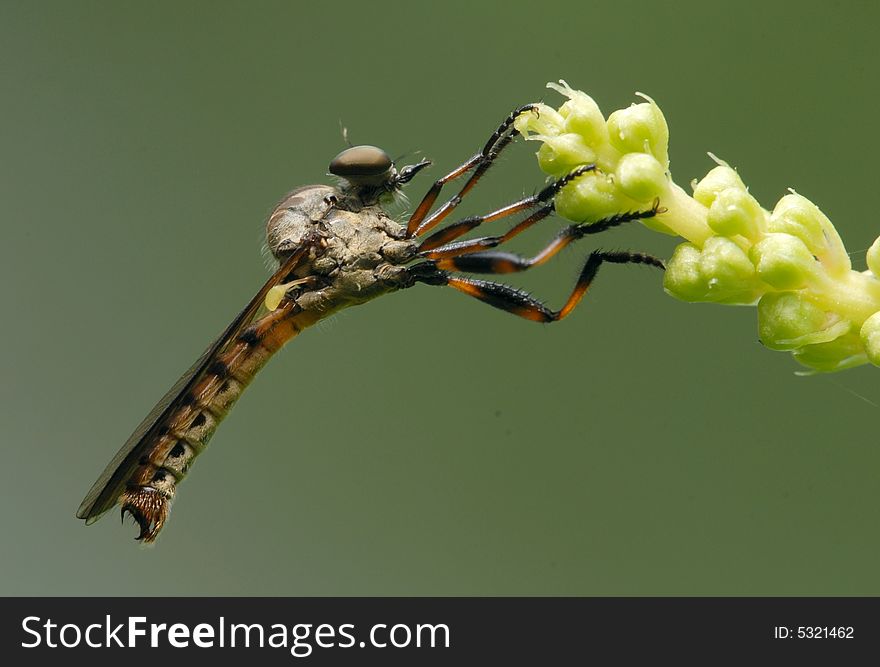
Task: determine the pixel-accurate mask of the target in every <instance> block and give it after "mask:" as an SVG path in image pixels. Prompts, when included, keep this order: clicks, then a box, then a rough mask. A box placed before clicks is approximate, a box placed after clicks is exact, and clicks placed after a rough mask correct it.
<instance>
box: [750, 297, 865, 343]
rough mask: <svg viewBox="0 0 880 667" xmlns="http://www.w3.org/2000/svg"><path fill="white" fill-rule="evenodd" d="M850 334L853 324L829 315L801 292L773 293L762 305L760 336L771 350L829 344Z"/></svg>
mask: <svg viewBox="0 0 880 667" xmlns="http://www.w3.org/2000/svg"><path fill="white" fill-rule="evenodd" d="M849 330H850V323H849V322H846V321H843V320H840V319H839V318H837V317H836V316H835V315H834V314H833V313H831V314H829V313H826V312H825V311H824V310H823V309H822V308H820V307H819V306H817V305H816V304H814V303H813V302H812V301H810V300H809V299H808V298H805V297H804V296H803V295H802V294H799V293H797V292H770V293H768V294H765V295H764V296H763V297H761V300H760V301H759V302H758V334H759V336H760V338H761V342H762V343H763V344H764V345H766V346H767V347H769V348H770V349H771V350H793V349H796V348H799V347H803V346H804V345H811V344H818V343H827V342H830V341H833V340H835V339H837V338H839V337H840V336H843V335H844V334H846V333H847V332H848V331H849Z"/></svg>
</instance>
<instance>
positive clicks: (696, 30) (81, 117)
mask: <svg viewBox="0 0 880 667" xmlns="http://www.w3.org/2000/svg"><path fill="white" fill-rule="evenodd" d="M878 19H880V10H878V5H877V4H876V3H830V2H821V3H818V2H809V3H797V4H795V3H778V4H777V3H767V2H761V3H748V2H739V3H718V4H717V5H715V6H712V5H711V3H705V2H679V3H675V4H674V5H664V4H662V3H650V2H640V3H633V2H623V1H620V0H615V2H602V3H599V2H570V3H541V2H531V3H514V2H504V3H497V4H490V3H485V4H483V3H476V2H467V3H459V2H444V3H430V4H429V3H424V4H422V3H411V2H410V3H391V2H383V3H363V2H359V3H345V2H333V3H325V7H324V8H319V7H318V6H317V5H316V3H311V4H310V5H308V6H306V5H299V4H295V3H288V2H278V3H269V2H256V3H229V2H225V3H214V2H205V3H178V2H155V3H150V6H149V7H145V6H140V5H138V4H135V3H124V4H120V3H114V2H103V3H93V2H77V3H54V4H52V3H45V2H44V3H27V2H20V3H19V2H9V0H4V1H3V2H2V4H0V71H2V74H0V77H2V79H0V80H2V96H3V104H2V110H0V114H2V116H0V119H2V120H0V151H2V154H0V202H2V209H0V210H2V217H3V220H2V224H0V229H2V237H0V267H2V268H0V271H2V275H0V290H2V303H3V306H4V312H5V314H4V316H3V324H4V326H3V327H2V333H0V336H2V344H3V350H4V352H3V353H2V355H0V373H2V375H0V377H2V379H0V392H2V394H0V411H2V413H0V414H2V424H3V464H2V466H0V493H2V502H0V525H2V527H3V539H2V541H0V564H2V572H3V574H2V575H0V593H2V594H7V595H12V594H15V595H50V594H60V595H72V594H79V595H82V594H88V595H92V594H95V595H98V594H101V595H192V594H199V595H214V594H217V595H438V594H439V595H446V594H464V595H474V594H477V595H495V594H551V595H566V594H573V595H599V594H602V595H620V594H625V595H636V594H696V595H701V594H846V595H851V594H874V595H876V594H880V568H877V565H876V564H877V552H878V550H880V530H878V522H877V511H878V506H880V446H878V442H877V437H876V434H877V415H878V409H880V408H878V403H880V390H878V385H877V380H878V378H880V373H878V371H877V370H876V369H873V368H860V369H856V370H853V371H848V372H846V373H842V374H839V375H834V376H821V377H813V378H801V377H796V376H795V375H794V371H796V370H797V369H798V366H797V365H796V364H795V362H794V361H793V360H792V359H791V358H790V357H788V356H787V355H784V354H780V353H774V352H770V351H768V350H765V349H763V348H762V347H761V345H760V344H759V343H758V341H757V333H756V320H755V312H754V310H753V309H748V308H738V309H737V308H731V307H720V306H709V305H692V304H683V303H679V302H677V301H675V300H673V299H671V298H670V297H668V296H666V295H665V294H664V293H663V291H662V289H661V287H660V276H659V274H657V273H656V272H653V271H650V270H648V269H644V268H640V267H608V268H606V269H604V270H603V272H602V275H601V278H600V281H599V283H598V284H597V286H596V289H595V290H594V291H593V292H591V294H590V295H589V297H588V299H587V300H586V301H585V302H584V304H583V305H582V306H581V308H579V309H578V310H577V311H576V312H575V314H574V315H573V316H572V317H571V318H569V319H568V320H566V321H565V322H563V323H561V324H559V325H554V326H540V325H535V324H533V323H529V322H525V321H521V320H519V319H516V318H514V317H511V316H509V315H507V314H504V313H501V312H499V311H495V310H493V309H491V308H488V307H486V306H484V305H482V304H480V303H478V302H476V301H474V300H471V299H467V298H466V297H464V296H462V295H460V294H458V293H457V292H454V291H452V290H442V289H434V288H429V287H425V286H421V287H419V288H417V289H412V290H409V291H407V292H405V293H400V294H397V295H392V296H389V297H386V298H384V299H381V300H379V301H377V302H374V303H372V304H370V305H369V306H367V307H364V308H359V309H352V310H351V311H349V312H344V313H342V314H340V315H338V316H337V317H335V318H334V319H333V320H332V321H330V322H328V323H326V324H325V325H322V326H319V327H317V328H316V329H314V330H311V331H309V332H307V333H305V334H304V335H302V336H301V337H300V338H299V339H297V340H296V341H295V342H294V343H292V344H291V345H290V347H289V348H287V349H286V350H285V351H284V352H282V353H281V354H280V355H279V357H278V358H277V359H275V360H273V362H272V363H271V364H270V365H269V366H268V367H267V368H266V369H265V370H264V372H263V373H262V374H261V376H260V377H259V378H258V379H257V381H256V382H255V383H254V385H253V386H252V387H251V389H250V390H249V391H248V392H247V393H246V394H245V396H244V398H243V399H242V400H241V401H240V403H239V404H238V406H237V407H236V409H235V410H234V411H233V413H232V415H231V417H230V418H229V419H228V420H227V422H226V423H224V425H223V426H222V427H221V429H220V430H219V432H218V434H217V436H216V437H215V438H214V440H213V441H212V444H211V448H210V449H211V451H210V452H209V453H207V454H205V455H204V456H202V457H201V458H200V459H199V461H198V462H197V464H196V465H195V466H194V468H193V471H192V474H191V475H190V477H189V479H188V480H187V481H186V483H185V484H184V485H183V487H182V490H181V493H180V494H179V496H178V502H177V503H176V505H175V508H174V511H173V513H172V515H171V520H170V522H169V524H168V526H167V527H166V529H165V530H164V532H163V535H162V537H161V539H160V540H159V542H158V544H157V545H156V546H155V547H154V548H139V547H138V546H137V545H136V544H135V542H134V541H133V540H132V537H133V536H134V535H135V533H136V530H135V528H134V527H133V526H131V525H126V526H125V527H124V528H121V527H120V526H119V520H118V516H117V514H116V513H115V512H114V513H113V514H112V515H110V516H108V517H107V518H105V519H104V520H102V521H101V522H100V523H98V524H96V525H95V526H93V527H89V528H86V527H85V526H84V525H83V524H82V522H80V521H77V520H76V519H74V517H73V515H74V512H75V511H76V508H77V506H78V504H79V501H80V499H81V498H82V495H83V494H84V493H85V491H86V490H87V489H88V488H89V486H90V485H91V483H92V482H93V481H94V479H95V477H96V476H97V474H98V473H99V472H100V470H101V469H102V468H103V466H104V465H105V463H106V462H107V460H108V459H109V458H110V456H112V454H113V453H114V452H115V451H116V449H117V448H118V447H119V445H120V444H121V443H122V442H123V441H124V440H125V439H126V437H127V436H128V434H129V433H130V431H131V430H132V429H133V428H134V426H135V425H136V424H137V423H138V422H139V421H140V419H141V418H142V417H143V416H144V414H145V413H146V412H147V410H149V408H150V407H151V406H152V405H153V403H154V402H155V400H156V399H157V398H158V397H159V396H160V395H161V394H162V393H163V392H164V391H165V390H166V389H167V388H168V387H169V386H170V385H171V384H172V383H173V382H174V380H175V379H176V378H177V377H178V375H179V374H180V373H181V372H182V371H183V370H184V369H185V368H186V367H187V366H188V365H189V364H190V362H191V361H192V360H193V359H194V358H195V357H196V356H197V355H198V354H199V353H200V352H201V350H202V349H203V347H204V346H205V345H206V344H207V343H208V341H209V340H211V339H212V337H213V336H214V335H215V334H216V333H217V332H218V331H220V330H221V329H222V328H223V327H224V326H225V325H226V324H227V322H228V320H229V319H230V318H231V317H232V316H233V315H234V314H235V313H236V312H237V310H238V308H240V307H241V306H242V305H243V304H244V303H245V302H246V301H247V300H248V299H249V298H250V296H251V295H252V293H253V292H254V291H255V290H256V289H257V288H258V287H259V285H260V284H262V282H263V280H264V279H265V278H266V276H267V270H266V268H265V266H264V263H263V260H262V259H261V257H260V245H261V243H262V238H261V236H262V225H263V220H264V219H265V215H266V214H267V212H268V211H269V210H270V208H271V207H272V205H273V203H274V202H275V201H276V200H277V199H278V197H279V196H280V195H282V194H283V193H284V192H285V191H287V190H288V189H289V188H291V187H293V186H296V185H299V184H303V183H308V182H315V181H317V182H327V181H328V179H327V177H326V176H325V172H326V166H327V164H328V162H329V160H330V159H331V158H332V157H333V156H334V155H335V154H336V153H337V152H338V151H339V150H341V149H342V148H343V147H344V144H343V141H342V137H341V132H340V123H342V124H344V125H346V126H347V127H348V128H349V132H350V136H351V138H352V140H353V141H355V142H358V143H375V144H378V145H380V146H383V147H385V148H387V150H388V151H389V153H391V154H392V155H395V156H396V155H401V154H404V153H407V154H408V156H409V157H410V158H411V159H412V158H413V157H415V158H416V159H417V157H418V155H414V153H415V151H422V155H424V156H429V157H431V158H432V159H433V160H435V163H436V166H435V167H434V169H433V170H432V171H431V172H430V174H431V176H429V177H422V178H420V179H419V180H418V181H417V182H416V183H414V184H413V185H412V186H411V187H410V188H409V192H410V196H411V197H412V198H416V197H417V196H418V195H419V194H420V193H421V192H422V191H423V189H424V188H426V187H427V186H428V184H429V182H430V180H431V178H432V177H436V176H438V175H439V174H440V173H441V172H443V171H444V170H447V169H449V168H451V167H452V166H453V165H455V164H457V163H458V162H459V161H461V160H462V159H464V158H465V157H467V156H468V155H470V154H471V153H472V152H473V151H474V150H475V149H476V148H477V147H479V146H481V145H482V143H483V142H484V141H485V139H486V138H487V136H488V134H489V133H490V132H491V131H492V130H493V129H494V127H495V126H496V125H497V123H498V122H499V121H500V120H501V119H502V118H503V117H504V116H505V115H506V114H507V112H508V111H509V110H510V109H511V108H513V107H514V106H516V105H519V104H522V103H525V102H528V101H532V100H534V99H536V98H542V97H543V98H544V99H546V100H547V101H548V102H549V103H552V104H559V102H560V101H561V100H560V99H559V98H558V96H557V95H556V94H555V93H552V92H550V91H546V90H545V88H544V84H545V82H546V81H549V80H555V79H558V78H560V77H563V78H565V79H567V80H568V81H569V82H570V83H571V84H572V85H573V86H575V87H576V88H581V89H584V90H586V91H588V92H590V93H591V94H592V95H593V96H594V97H595V98H596V100H597V101H598V102H599V104H600V105H601V106H602V107H603V109H604V110H605V111H606V113H607V112H610V111H612V110H613V109H616V108H619V107H621V106H624V105H628V104H629V103H630V102H631V101H633V100H634V99H635V98H634V96H633V93H634V92H635V91H637V90H638V91H642V92H645V93H647V94H650V95H652V96H653V97H654V98H655V99H656V100H657V101H658V103H659V104H660V105H661V107H662V109H663V110H664V112H665V113H666V116H667V119H668V121H669V125H670V130H671V136H672V138H671V147H670V153H671V158H672V172H673V175H674V177H675V178H676V180H677V181H678V182H679V183H680V184H682V185H684V186H686V185H687V184H688V183H689V182H690V181H691V179H693V178H695V177H700V176H702V175H703V174H705V173H706V171H708V169H710V168H711V167H712V166H713V163H712V162H711V161H710V160H709V158H708V157H707V156H706V151H709V150H711V151H713V152H714V153H715V154H717V155H718V156H720V157H722V158H724V159H726V160H728V161H729V162H730V163H731V164H732V165H734V166H736V167H738V168H739V170H740V173H741V174H742V175H743V178H744V180H745V182H746V183H747V184H748V185H749V186H750V187H751V191H752V193H753V194H755V195H756V196H757V197H758V199H759V200H760V201H761V202H762V203H763V204H764V205H765V206H768V207H769V206H772V204H773V203H775V201H776V200H777V199H778V198H779V197H780V196H782V195H783V194H784V193H785V192H786V188H788V187H793V188H795V189H797V190H798V191H799V192H800V193H802V194H804V195H806V196H808V197H810V198H811V199H813V200H814V201H815V202H816V203H817V204H819V206H821V207H822V209H823V210H824V211H825V212H826V213H827V214H828V215H829V216H830V217H831V219H832V220H833V221H834V222H835V224H836V225H837V228H838V229H839V230H840V233H841V235H842V236H843V238H844V240H845V242H846V243H847V246H848V249H849V250H850V251H852V252H853V253H854V261H855V263H856V265H857V267H858V268H864V250H865V249H866V248H867V247H868V246H869V245H870V243H871V242H872V241H873V239H874V238H875V237H876V236H877V234H878V232H880V225H878V222H877V220H876V208H875V207H876V199H877V197H876V193H877V189H878V186H877V179H878V176H877V172H876V169H875V168H874V162H876V160H875V156H876V155H877V154H878V151H880V132H878V131H877V123H878V120H877V109H878V102H880V94H878V86H877V72H878V70H880V52H878V50H877V48H876V46H875V44H876V30H877V25H878ZM536 148H537V146H536V145H534V144H530V145H520V146H518V147H516V148H514V149H513V150H511V151H510V152H509V153H508V154H507V156H506V157H505V159H504V160H502V163H501V164H500V165H499V166H498V167H497V168H496V169H495V170H494V171H493V172H492V173H491V175H490V176H489V177H488V178H486V179H485V181H484V185H483V186H481V188H479V190H478V192H476V193H475V194H474V196H473V198H472V200H471V201H470V202H469V206H468V207H467V208H466V209H465V207H462V209H463V214H464V213H475V212H478V211H483V210H487V209H488V208H489V207H490V206H494V205H498V204H501V203H503V202H506V201H508V200H510V199H512V198H514V197H517V196H520V195H521V194H522V193H523V192H531V191H533V190H534V189H536V188H538V187H540V186H541V185H542V183H543V176H542V174H541V173H540V172H539V171H538V169H537V166H536V165H535V161H534V158H533V155H532V154H533V151H534V150H535V149H536ZM872 160H873V161H874V162H872ZM399 213H401V214H402V211H400V212H399ZM560 225H561V223H560V222H559V221H558V220H550V221H548V224H547V225H546V226H542V227H541V228H540V229H536V230H533V233H531V234H529V235H528V236H527V237H526V238H524V239H523V240H522V243H520V244H519V248H520V249H523V250H525V249H533V248H537V247H538V246H539V245H541V243H542V242H544V241H546V240H547V238H548V237H550V236H551V235H552V232H551V229H550V228H554V229H555V228H556V227H558V226H560ZM595 244H600V245H601V246H603V247H615V248H631V249H639V250H647V251H652V252H655V253H657V254H660V255H663V256H668V255H669V253H670V252H671V249H672V247H673V246H674V240H673V239H671V238H666V237H662V236H660V235H657V234H654V233H651V232H648V231H647V230H645V229H644V228H641V227H638V226H633V227H631V228H628V229H620V230H616V231H614V232H611V233H609V234H608V236H607V237H604V238H596V239H591V240H590V241H587V242H585V243H584V245H582V246H579V247H576V248H574V249H573V250H571V251H570V252H567V253H566V254H565V255H564V256H563V257H562V258H561V259H560V260H559V261H556V262H554V263H552V264H550V265H548V266H545V267H542V268H541V269H540V270H536V271H535V272H534V275H524V276H522V277H521V279H520V280H516V281H514V282H516V284H518V285H521V286H525V287H527V288H528V289H530V290H531V291H533V292H534V293H536V294H537V295H540V296H541V297H543V298H546V299H547V300H548V301H549V303H550V304H552V305H556V304H559V303H561V301H562V299H564V297H565V295H566V294H567V293H568V290H569V289H570V286H571V284H572V282H573V280H574V278H575V276H576V274H577V270H578V265H579V263H580V262H581V261H582V258H583V257H584V255H585V254H586V253H587V252H588V250H589V249H590V248H591V247H595Z"/></svg>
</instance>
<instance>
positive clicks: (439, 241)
mask: <svg viewBox="0 0 880 667" xmlns="http://www.w3.org/2000/svg"><path fill="white" fill-rule="evenodd" d="M595 170H596V165H594V164H587V165H584V166H582V167H578V168H577V169H575V170H574V171H573V172H571V173H570V174H568V175H567V176H565V177H563V178H560V179H559V180H558V181H556V182H555V183H551V184H550V185H548V186H547V187H546V188H544V189H543V190H541V191H540V192H539V193H538V194H535V195H531V196H529V197H524V198H523V199H520V200H519V201H516V202H514V203H512V204H508V205H507V206H502V207H501V208H499V209H497V210H495V211H492V212H491V213H486V214H485V215H474V216H471V217H470V218H465V219H464V220H459V221H458V222H454V223H452V224H451V225H448V226H447V227H444V228H443V229H441V230H440V231H438V232H434V233H433V234H431V236H429V237H428V238H426V239H425V240H424V241H422V243H421V244H420V245H419V248H418V250H419V252H421V253H422V256H423V257H425V258H427V259H434V258H435V256H434V254H432V253H430V252H429V251H431V250H435V249H437V248H440V247H441V246H445V244H447V243H449V242H450V241H454V240H455V239H457V238H459V237H461V236H464V235H465V234H467V233H468V232H469V231H471V230H472V229H475V228H476V227H479V226H480V225H481V224H483V223H484V222H492V221H493V220H499V219H500V218H506V217H507V216H510V215H515V214H516V213H520V212H521V211H526V210H528V209H530V208H533V207H535V206H538V205H539V204H543V206H542V207H541V208H540V209H538V210H537V211H536V212H535V213H534V214H532V215H531V216H529V217H528V218H526V219H525V220H523V221H522V222H521V223H519V224H518V225H516V226H515V227H514V228H513V229H511V230H510V231H509V232H507V234H505V235H504V236H497V237H485V238H483V239H474V241H475V242H482V243H483V244H485V243H488V242H490V241H491V240H492V239H498V242H497V243H495V244H494V245H482V247H484V248H485V247H494V246H495V245H499V244H500V243H502V242H503V241H507V240H510V239H511V238H513V237H514V236H516V235H517V234H519V233H521V232H524V231H525V230H526V229H528V228H529V227H531V226H532V225H534V224H535V223H536V222H538V221H540V220H543V219H544V218H546V217H547V216H548V215H550V214H551V213H552V212H553V210H554V207H553V204H552V203H548V202H550V201H551V200H552V199H553V197H555V196H556V195H557V194H558V193H559V191H560V190H562V188H564V187H565V186H566V185H568V184H569V183H571V182H572V181H573V180H574V179H576V178H578V177H579V176H582V175H584V174H586V173H589V172H591V171H595ZM502 239H503V241H502ZM477 245H480V243H477ZM455 247H467V246H466V245H463V244H459V245H456V246H455ZM479 249H480V248H479V247H478V248H476V250H479ZM443 250H444V251H446V250H448V248H446V247H443ZM476 250H473V251H472V252H476Z"/></svg>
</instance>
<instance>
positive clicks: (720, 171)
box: [694, 165, 746, 208]
mask: <svg viewBox="0 0 880 667" xmlns="http://www.w3.org/2000/svg"><path fill="white" fill-rule="evenodd" d="M730 188H735V189H737V190H742V191H743V192H745V189H746V186H745V185H743V182H742V179H740V177H739V174H737V173H736V171H734V170H733V169H731V168H730V167H728V166H726V165H719V166H717V167H715V168H714V169H713V170H712V171H710V172H709V173H708V174H706V175H705V176H704V177H703V180H701V181H700V182H699V183H697V185H696V187H694V199H696V200H697V201H698V202H700V203H701V204H702V205H703V206H705V207H706V208H708V207H710V206H711V205H712V203H713V202H714V201H715V198H716V197H717V196H718V194H719V193H720V192H723V191H724V190H728V189H730Z"/></svg>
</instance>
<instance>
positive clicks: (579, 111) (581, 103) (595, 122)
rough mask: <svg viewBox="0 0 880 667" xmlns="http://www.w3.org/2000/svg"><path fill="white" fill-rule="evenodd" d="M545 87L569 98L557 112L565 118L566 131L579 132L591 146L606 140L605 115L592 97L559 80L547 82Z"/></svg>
mask: <svg viewBox="0 0 880 667" xmlns="http://www.w3.org/2000/svg"><path fill="white" fill-rule="evenodd" d="M560 84H561V85H560ZM547 87H548V88H551V89H553V90H555V91H556V92H558V93H560V94H562V95H565V96H566V97H567V98H569V99H568V101H567V102H565V103H564V104H563V105H562V106H561V107H559V114H560V115H561V116H562V117H563V118H564V119H565V131H566V132H574V133H575V134H579V135H580V136H581V137H583V139H584V141H586V143H587V144H589V145H591V146H594V145H596V144H599V143H602V144H604V143H607V142H608V128H607V127H606V125H605V116H603V115H602V111H601V110H600V109H599V105H598V104H596V102H595V100H593V98H592V97H590V96H589V95H587V94H586V93H584V92H582V91H580V90H574V89H572V88H570V87H569V85H568V84H567V83H565V81H560V82H559V84H556V83H548V84H547Z"/></svg>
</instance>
